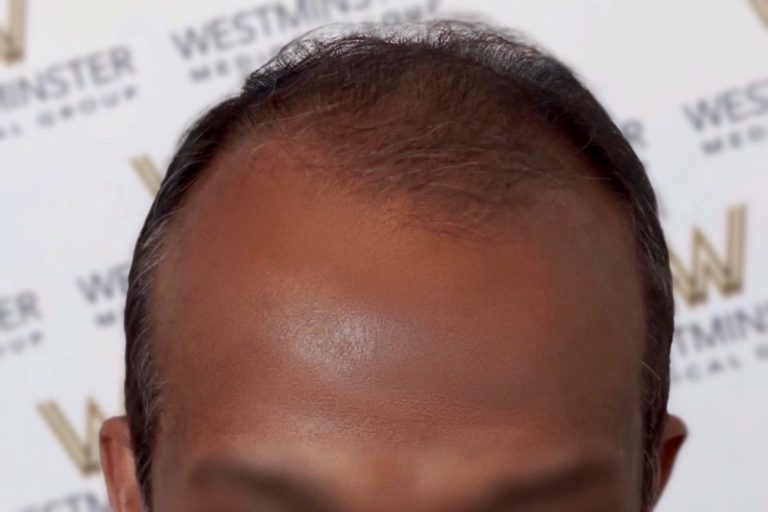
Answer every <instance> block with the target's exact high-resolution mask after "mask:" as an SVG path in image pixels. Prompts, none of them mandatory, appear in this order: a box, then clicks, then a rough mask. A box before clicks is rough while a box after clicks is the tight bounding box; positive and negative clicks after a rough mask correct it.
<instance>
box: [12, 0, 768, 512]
mask: <svg viewBox="0 0 768 512" xmlns="http://www.w3.org/2000/svg"><path fill="white" fill-rule="evenodd" d="M459 13H460V14H462V15H470V16H471V17H473V18H476V19H481V20H489V21H493V22H496V23H500V24H505V25H510V26H513V27H516V28H519V29H522V30H523V31H525V32H527V33H529V34H530V35H531V36H533V37H534V38H535V39H537V40H538V41H540V42H541V43H542V44H543V45H544V46H545V47H547V48H549V49H551V50H552V51H554V53H555V54H556V55H558V56H559V57H561V58H562V59H564V60H565V61H566V62H567V63H569V64H570V65H571V66H573V67H574V68H575V69H576V71H577V72H578V73H579V74H580V75H581V76H582V77H583V79H584V80H585V81H586V83H587V84H588V86H589V87H591V88H592V89H593V91H594V92H595V93H596V94H597V96H598V97H599V98H600V99H601V100H602V101H603V102H604V104H605V105H606V107H607V108H608V109H609V111H611V113H612V115H613V116H614V118H615V119H616V121H617V123H618V124H619V125H620V126H621V127H622V129H623V130H624V131H625V133H626V134H627V136H628V137H629V138H630V140H631V142H632V144H633V145H634V147H635V148H636V150H637V151H638V153H639V155H640V156H641V158H642V159H643V160H644V162H645V163H646V165H647V168H648V171H649V173H650V175H651V178H652V180H653V181H654V183H655V185H656V187H657V190H658V193H659V199H660V201H661V203H662V206H663V223H664V226H665V229H666V232H667V234H668V238H669V242H670V246H671V249H672V251H673V266H674V272H675V278H676V283H675V284H676V299H677V304H678V317H677V322H678V327H677V332H676V342H675V346H674V347H673V376H674V384H673V390H672V399H671V404H670V409H671V410H672V411H673V412H675V413H678V414H680V415H682V416H683V417H684V418H685V419H686V420H687V421H688V424H689V426H690V429H691V435H690V440H689V443H688V444H687V446H685V447H684V450H683V452H682V454H681V458H680V460H679V464H678V466H677V468H676V474H675V476H674V478H673V480H672V482H671V483H670V486H669V488H668V492H667V494H666V495H665V497H664V499H663V500H662V504H661V506H660V510H661V511H662V512H676V511H683V510H685V511H697V512H734V511H736V512H764V511H766V510H768V485H766V478H768V437H767V435H766V433H767V432H768V399H767V398H766V390H768V277H767V276H766V272H768V172H767V171H768V158H766V157H768V0H707V1H701V0H675V1H669V0H645V1H642V2H640V1H631V0H620V1H615V0H349V1H344V0H333V1H331V0H311V1H310V0H303V1H297V0H226V1H222V0H217V1H215V2H214V1H203V0H199V1H190V0H173V1H171V0H166V1H163V2H153V1H150V0H110V1H107V0H92V1H88V0H27V1H25V0H0V511H13V512H16V511H26V512H32V511H69V510H73V511H74V510H77V511H80V510H83V511H97V510H98V511H103V510H106V509H107V505H106V500H105V493H104V490H103V483H102V479H101V476H100V473H99V465H98V451H97V432H98V426H99V424H100V422H101V420H102V418H103V417H104V416H108V415H113V414H117V413H119V412H120V410H121V405H120V403H121V391H120V388H121V380H122V376H123V370H122V349H123V331H122V325H121V322H122V309H123V301H124V294H125V280H126V274H127V270H128V266H129V259H130V253H131V249H132V244H133V242H134V240H135V237H136V235H137V233H138V229H139V227H140V224H141V222H142V221H143V219H144V216H145V214H146V210H147V208H148V206H149V205H150V201H151V198H152V194H153V191H154V190H155V189H156V187H157V184H158V182H159V178H160V175H161V173H162V170H163V169H164V167H165V165H166V164H167V162H168V161H169V159H170V157H171V155H172V152H173V148H174V146H175V144H176V142H177V140H178V137H179V134H180V133H181V131H182V130H183V128H184V127H185V126H186V125H187V123H188V122H189V121H191V119H192V118H193V117H194V116H195V115H196V114H198V113H199V112H201V111H202V110H203V109H204V108H205V107H206V106H208V105H210V104H211V103H212V102H214V101H215V100H217V99H219V98H221V97H222V96H223V95H226V94H229V93H232V92H234V91H236V90H237V88H238V86H239V84H240V81H241V80H242V78H243V76H244V74H245V73H247V72H248V71H249V70H252V69H253V68H254V67H256V66H257V65H259V64H260V63H262V62H263V61H265V60H266V59H267V58H268V56H269V55H270V54H271V53H272V52H273V51H274V50H275V49H276V48H277V47H279V45H280V44H281V43H283V42H285V41H287V40H288V39H290V38H292V37H293V36H296V35H298V34H300V33H302V32H304V31H306V30H308V29H310V28H311V27H313V26H315V25H319V24H323V23H326V22H329V21H342V20H389V21H396V20H417V19H423V18H426V17H434V16H440V15H444V16H447V15H452V14H459ZM238 27H239V28H238Z"/></svg>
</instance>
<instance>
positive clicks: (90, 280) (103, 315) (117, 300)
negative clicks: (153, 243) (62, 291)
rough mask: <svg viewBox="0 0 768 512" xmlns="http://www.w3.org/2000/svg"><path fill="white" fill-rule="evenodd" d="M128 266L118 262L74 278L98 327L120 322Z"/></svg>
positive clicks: (126, 289) (126, 288)
mask: <svg viewBox="0 0 768 512" xmlns="http://www.w3.org/2000/svg"><path fill="white" fill-rule="evenodd" d="M130 268H131V265H130V263H118V264H117V265H111V266H109V267H107V268H105V269H98V270H93V271H92V272H90V273H88V274H83V275H80V276H78V277H77V278H76V283H77V287H78V288H79V289H80V293H81V294H82V296H83V299H85V302H86V304H87V305H88V306H89V307H90V308H92V310H93V311H94V316H93V320H94V322H95V323H96V325H97V326H98V327H112V326H116V325H118V324H119V323H120V322H122V317H123V309H124V306H125V294H126V292H127V291H128V272H129V271H130Z"/></svg>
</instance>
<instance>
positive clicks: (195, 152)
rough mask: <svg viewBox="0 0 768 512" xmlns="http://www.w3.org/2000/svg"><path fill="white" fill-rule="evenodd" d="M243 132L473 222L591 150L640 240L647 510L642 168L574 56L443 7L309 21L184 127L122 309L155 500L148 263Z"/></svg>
mask: <svg viewBox="0 0 768 512" xmlns="http://www.w3.org/2000/svg"><path fill="white" fill-rule="evenodd" d="M249 137H253V140H254V141H257V140H267V139H270V138H272V139H274V138H276V137H279V138H283V139H285V138H287V139H293V140H295V141H297V142H298V143H301V144H305V145H306V144H310V145H313V146H316V147H317V148H319V149H320V150H321V151H323V153H324V154H325V155H327V156H328V158H332V159H333V161H334V165H333V166H326V167H324V166H313V167H310V168H309V169H308V170H306V171H305V172H307V173H318V174H322V176H319V179H320V180H321V181H322V180H325V181H326V182H327V183H333V184H335V185H338V186H343V185H344V184H346V185H347V186H350V187H351V188H353V189H355V190H358V191H361V192H362V191H367V195H368V196H369V197H370V198H372V199H375V198H377V197H378V198H387V197H389V196H391V195H394V194H410V195H420V196H424V197H427V196H429V198H430V201H431V202H432V203H434V204H435V205H438V206H440V207H441V209H442V210H443V211H445V212H448V213H449V214H450V215H451V217H450V218H451V219H453V220H455V223H456V224H457V225H461V224H467V225H468V224H471V223H474V224H475V225H478V224H482V223H483V222H486V221H487V220H488V218H489V216H491V215H493V214H494V212H497V211H500V210H502V209H504V208H505V207H507V206H509V205H510V204H511V200H510V197H511V189H512V187H511V183H512V182H516V181H519V180H520V179H526V178H541V177H542V176H548V175H552V176H554V175H556V174H559V175H566V174H567V173H568V172H573V171H569V170H568V167H569V163H570V167H571V168H576V167H578V166H577V165H576V162H583V163H585V165H582V167H588V168H589V169H590V173H591V174H592V177H593V178H594V179H597V180H599V183H601V184H603V185H604V187H605V188H606V189H607V190H609V191H610V192H611V193H612V194H613V195H614V196H615V197H616V198H617V199H618V200H619V202H620V204H621V205H622V207H623V210H622V211H623V212H624V213H625V216H626V221H627V224H628V226H629V227H630V228H631V230H632V232H633V234H634V237H635V240H636V253H637V255H638V263H639V267H640V268H641V271H640V273H641V275H642V278H643V283H644V293H645V297H644V300H645V304H646V315H645V317H646V326H647V328H646V333H645V337H646V346H645V349H644V359H643V361H641V363H642V366H643V369H642V372H643V379H642V380H643V382H642V386H643V402H642V404H639V407H640V408H641V414H642V415H643V444H644V454H645V455H644V462H643V468H642V471H643V488H642V493H643V496H642V500H643V503H644V505H643V507H644V509H647V508H648V507H650V506H651V505H652V503H651V499H652V496H653V493H654V490H655V482H656V480H657V478H658V475H657V471H658V470H657V467H658V464H657V459H658V446H659V442H660V433H661V431H662V430H663V426H664V421H665V418H666V407H667V400H668V394H669V351H670V344H671V341H672V333H673V316H674V304H673V298H672V286H671V274H670V269H669V260H668V252H667V246H666V242H665V240H664V235H663V232H662V229H661V226H660V224H659V220H658V212H657V204H656V199H655V196H654V192H653V189H652V187H651V184H650V182H649V180H648V177H647V175H646V172H645V169H644V167H643V165H642V163H641V162H640V160H639V159H638V158H637V155H636V154H635V152H634V151H633V149H632V148H631V146H630V145H629V143H628V142H627V140H626V139H625V138H624V136H623V135H622V133H621V131H620V130H619V129H618V128H617V127H616V125H615V124H614V122H613V121H612V120H611V118H610V116H609V115H608V114H607V112H606V111H605V110H604V109H603V108H602V106H601V105H600V103H599V102H598V101H597V100H596V99H595V97H594V96H593V95H592V94H591V93H590V92H589V91H588V90H587V89H586V88H585V87H584V86H583V85H582V84H581V82H580V81H579V79H578V78H577V77H576V76H575V74H574V73H573V72H572V71H571V70H570V69H569V68H568V67H567V66H565V65H564V64H563V63H561V62H559V61H558V60H557V59H555V58H554V57H553V56H551V55H549V54H548V53H547V52H545V51H543V50H541V49H540V48H538V47H537V46H536V45H534V44H533V43H531V42H529V41H527V40H526V39H525V38H524V37H522V36H520V35H519V34H517V33H515V32H511V31H507V30H502V29H499V28H495V27H491V26H488V25H485V24H479V23H470V22H459V21H449V20H437V21H430V22H424V23H417V24H409V25H376V24H362V25H354V26H344V27H341V28H340V27H338V26H337V27H336V28H335V29H334V30H332V31H329V30H323V31H320V32H317V31H316V32H311V33H309V34H307V35H305V36H302V37H301V38H299V39H297V40H294V41H292V42H291V43H289V44H287V45H286V46H285V47H284V48H283V49H282V50H281V51H280V52H279V53H278V54H277V55H276V56H275V57H274V58H273V59H272V60H270V61H269V62H268V63H266V64H265V65H264V66H263V67H261V68H260V69H258V70H256V71H254V72H253V73H252V74H251V75H250V76H248V78H247V79H246V81H245V84H244V86H243V88H242V90H241V91H240V93H239V94H238V95H236V96H234V97H231V98H229V99H226V100H224V101H222V102H220V103H219V104H217V105H216V106H214V107H213V108H212V109H210V110H209V111H207V112H206V113H205V114H204V115H203V116H202V117H201V118H199V119H198V120H197V121H196V122H195V123H194V124H193V125H192V126H191V127H190V128H189V130H187V132H186V133H185V134H184V136H183V137H182V140H181V143H180V146H179V148H178V150H177V151H176V154H175V156H174V157H173V159H172V161H171V163H170V165H169V167H168V170H167V173H166V175H165V177H164V179H163V182H162V184H161V187H160V190H159V192H158V194H157V196H156V197H155V199H154V202H153V204H152V206H151V208H150V210H149V213H148V215H147V218H146V221H145V223H144V226H143V228H142V230H141V232H140V234H139V237H138V240H137V242H136V246H135V252H134V256H133V262H132V266H131V270H130V275H129V285H128V294H127V303H126V311H125V333H126V355H125V357H126V359H125V361H126V375H125V401H126V404H125V405H126V412H127V416H128V421H129V426H130V432H131V441H132V446H133V450H134V454H135V457H136V472H137V478H138V480H139V482H140V484H141V486H142V489H143V493H144V499H145V502H146V503H147V504H148V505H149V504H151V491H152V490H151V485H150V480H151V478H150V475H151V470H152V452H153V446H154V442H155V438H156V433H157V430H158V426H159V424H160V415H161V409H162V407H161V406H160V404H161V401H162V388H163V386H162V376H161V375H159V373H158V371H157V369H156V367H155V365H154V363H153V354H152V342H151V337H152V336H151V333H152V322H153V321H158V319H153V318H152V315H151V312H150V310H149V309H150V308H149V296H150V294H151V293H152V290H153V275H154V269H155V267H156V266H157V265H158V262H159V261H160V260H161V255H162V253H163V250H162V246H163V241H164V239H165V235H166V233H167V232H168V226H169V224H170V223H171V222H170V221H171V220H172V219H173V218H174V216H175V215H176V214H177V213H179V212H180V211H181V209H182V206H183V204H184V199H185V197H186V196H187V194H188V192H189V190H190V188H191V187H192V186H193V185H194V184H195V182H196V181H197V180H198V179H199V178H200V176H201V174H203V173H204V172H205V170H206V169H207V168H209V167H210V164H211V162H212V161H213V159H214V158H215V157H216V156H217V155H219V154H221V153H222V151H224V150H225V149H226V148H228V147H231V146H232V145H233V144H236V143H243V141H246V142H248V141H250V140H251V139H249ZM558 155H559V156H560V157H561V156H562V155H565V157H564V158H565V161H561V160H562V158H560V157H559V156H558ZM331 167H332V168H333V169H334V170H333V171H330V170H329V169H330V168H331ZM278 171H279V170H278Z"/></svg>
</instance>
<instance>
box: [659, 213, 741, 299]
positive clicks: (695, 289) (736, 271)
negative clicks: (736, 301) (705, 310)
mask: <svg viewBox="0 0 768 512" xmlns="http://www.w3.org/2000/svg"><path fill="white" fill-rule="evenodd" d="M746 225H747V208H746V206H743V205H742V206H737V207H734V208H731V209H730V210H729V211H728V222H727V226H726V235H725V240H726V242H725V244H726V247H725V251H724V254H722V253H718V251H717V250H716V249H715V244H713V243H712V242H711V241H710V240H709V239H708V238H707V236H706V235H705V234H704V232H703V231H702V230H701V229H699V228H698V227H697V228H694V230H693V240H692V243H691V264H690V266H686V265H684V264H683V263H682V261H681V259H680V258H679V257H678V256H677V255H676V254H675V253H674V252H673V251H670V255H669V257H670V266H671V267H672V277H673V280H674V286H675V290H676V291H677V292H678V293H679V294H680V295H681V296H682V297H683V299H685V301H686V302H687V303H688V305H689V306H695V305H697V304H700V303H702V302H705V301H706V300H707V293H708V289H709V285H710V283H712V284H714V285H715V287H716V288H717V289H719V290H720V293H722V294H723V295H731V294H734V293H737V292H739V291H741V289H742V287H743V284H744V246H745V239H746Z"/></svg>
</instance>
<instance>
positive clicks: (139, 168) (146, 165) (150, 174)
mask: <svg viewBox="0 0 768 512" xmlns="http://www.w3.org/2000/svg"><path fill="white" fill-rule="evenodd" d="M131 165H132V166H133V169H134V170H135V171H136V174H138V175H139V178H141V181H142V182H143V183H144V185H145V186H146V187H147V190H149V193H150V194H152V195H153V196H154V195H155V194H157V191H158V190H160V183H161V182H162V181H163V175H162V174H161V173H160V169H159V168H158V167H157V165H155V162H154V161H153V160H152V159H151V158H149V157H148V156H147V155H140V156H137V157H134V158H131Z"/></svg>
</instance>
